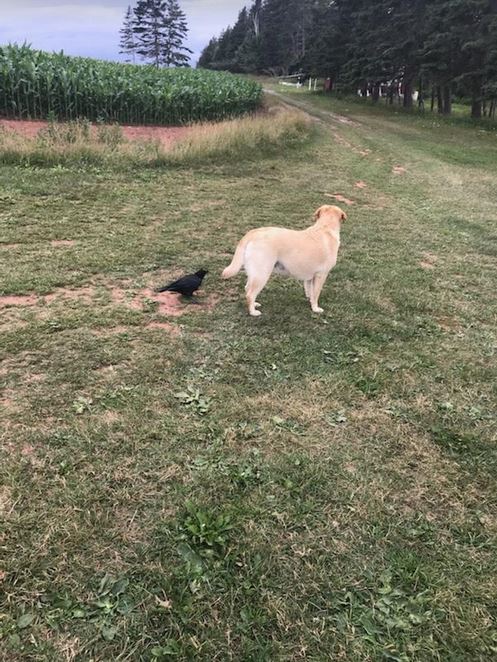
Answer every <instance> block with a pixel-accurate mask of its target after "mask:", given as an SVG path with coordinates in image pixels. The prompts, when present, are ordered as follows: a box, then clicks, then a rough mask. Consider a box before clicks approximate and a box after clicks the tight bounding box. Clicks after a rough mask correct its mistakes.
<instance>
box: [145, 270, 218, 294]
mask: <svg viewBox="0 0 497 662" xmlns="http://www.w3.org/2000/svg"><path fill="white" fill-rule="evenodd" d="M207 273H208V271H207V270H206V269H199V270H198V271H196V272H195V273H194V274H189V275H188V276H183V277H182V278H178V280H175V281H174V283H169V285H165V286H164V287H161V288H160V289H159V290H156V292H177V293H178V294H182V295H183V296H184V297H191V296H192V294H193V293H194V292H196V291H197V290H198V289H199V287H200V286H201V285H202V281H203V280H204V276H205V275H206V274H207Z"/></svg>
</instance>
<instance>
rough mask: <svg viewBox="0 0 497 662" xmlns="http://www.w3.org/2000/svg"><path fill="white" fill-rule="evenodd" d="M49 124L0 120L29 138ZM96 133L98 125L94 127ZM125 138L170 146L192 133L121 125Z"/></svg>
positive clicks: (179, 128) (174, 128)
mask: <svg viewBox="0 0 497 662" xmlns="http://www.w3.org/2000/svg"><path fill="white" fill-rule="evenodd" d="M47 124H48V122H44V121H42V120H4V119H0V127H5V128H6V129H11V130H13V131H16V132H17V133H20V134H21V135H23V136H26V137H27V138H34V137H36V135H37V134H38V131H40V129H44V128H45V127H46V126H47ZM93 128H94V130H95V131H96V128H97V127H96V125H93ZM121 129H122V131H123V134H124V136H125V138H127V139H128V140H160V142H162V143H163V144H164V145H170V144H171V143H173V142H175V141H176V140H178V138H181V137H183V136H185V135H187V134H188V133H189V132H190V131H191V127H188V126H127V125H121Z"/></svg>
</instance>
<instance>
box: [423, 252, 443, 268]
mask: <svg viewBox="0 0 497 662" xmlns="http://www.w3.org/2000/svg"><path fill="white" fill-rule="evenodd" d="M437 260H438V257H437V256H436V255H434V254H433V253H423V259H422V260H420V262H419V266H420V267H422V268H423V269H428V270H432V269H434V268H435V265H436V263H437Z"/></svg>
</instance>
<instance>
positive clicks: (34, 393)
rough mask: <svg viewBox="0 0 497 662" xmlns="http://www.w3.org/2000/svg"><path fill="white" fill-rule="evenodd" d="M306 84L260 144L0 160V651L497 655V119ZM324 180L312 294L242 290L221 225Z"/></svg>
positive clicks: (145, 655)
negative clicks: (158, 293) (326, 231)
mask: <svg viewBox="0 0 497 662" xmlns="http://www.w3.org/2000/svg"><path fill="white" fill-rule="evenodd" d="M301 101H302V102H303V103H305V105H306V107H308V108H309V110H310V111H311V112H312V113H314V114H318V113H321V112H322V111H326V113H329V112H332V113H334V115H320V116H319V119H320V122H319V125H318V128H317V134H316V135H315V136H314V137H311V138H309V139H308V141H307V142H301V143H300V149H298V150H295V149H286V148H285V147H284V145H283V144H282V145H280V149H279V153H275V152H274V151H272V152H271V151H270V152H264V153H263V154H261V155H260V158H258V159H254V158H250V159H243V158H240V154H239V153H236V154H235V158H231V159H230V158H228V157H225V158H224V159H222V160H218V161H215V162H213V161H211V160H209V159H207V160H206V161H202V160H201V159H197V160H195V161H191V162H186V163H185V164H183V165H181V164H179V165H178V166H177V167H176V166H175V167H174V168H172V167H171V166H170V165H164V166H160V167H155V168H147V167H143V166H141V165H135V164H133V162H132V160H131V161H130V160H125V159H123V160H122V161H121V162H120V163H119V164H116V163H114V162H112V161H111V160H109V162H108V163H106V162H105V161H102V162H100V163H99V164H94V163H89V164H85V163H84V162H78V163H73V164H71V163H68V162H61V163H58V164H55V163H54V164H53V165H51V166H50V167H47V165H46V163H45V164H44V165H43V167H40V166H39V165H36V164H30V163H29V162H24V163H23V162H22V161H21V162H16V163H15V164H3V165H2V167H1V168H0V191H1V193H0V204H1V216H0V219H1V237H2V245H1V248H0V250H1V252H2V256H1V260H0V269H1V271H0V282H1V294H2V295H3V297H4V298H3V299H2V303H3V304H4V307H3V308H2V310H1V312H2V317H1V333H2V336H1V341H0V342H1V347H0V349H1V359H2V366H1V369H0V380H1V381H0V383H1V386H2V392H1V399H2V400H1V404H2V407H1V408H0V419H1V420H0V429H1V433H0V435H1V436H0V443H1V453H2V455H1V462H0V484H1V486H2V487H1V488H0V512H1V515H2V518H3V519H2V526H3V531H2V538H1V548H0V553H1V555H2V558H1V564H0V565H1V572H0V581H1V589H2V591H1V593H0V596H1V597H0V600H1V610H2V618H1V620H0V632H1V636H2V640H1V645H0V651H1V652H0V656H1V657H2V659H5V660H19V659H22V660H89V659H93V660H118V659H122V660H125V659H129V660H147V661H148V660H160V659H181V660H189V659H199V660H229V659H233V660H299V659H307V660H328V659H333V660H335V659H336V660H357V661H363V660H380V659H387V660H388V659H389V660H401V661H407V660H444V661H445V660H489V659H493V658H494V657H495V655H496V650H497V648H496V647H497V629H496V623H495V617H496V613H495V604H496V600H497V580H496V577H497V572H496V571H497V553H496V542H497V541H496V530H497V521H496V512H497V508H496V505H497V504H496V500H497V498H496V494H497V491H496V480H495V474H496V468H497V454H496V441H497V440H496V425H495V402H496V387H495V385H496V383H497V381H496V377H497V375H496V347H497V339H496V310H497V308H496V288H495V282H496V262H495V259H496V250H495V236H496V234H497V233H496V228H495V222H496V220H495V219H496V212H497V199H496V197H495V190H496V187H497V173H496V165H495V159H494V155H495V145H494V143H493V142H492V141H491V140H490V138H489V136H488V135H487V134H482V133H480V132H478V131H475V130H468V129H466V128H457V127H451V126H450V125H445V124H440V125H439V126H437V132H436V134H435V132H434V131H433V125H431V124H430V123H429V122H427V123H426V124H423V123H422V122H419V121H417V120H416V121H413V120H412V118H410V117H406V116H398V117H397V116H392V115H385V116H380V115H378V114H376V113H375V114H372V115H368V113H367V110H366V109H364V108H362V107H361V109H360V111H359V110H358V111H357V114H354V108H352V107H351V108H348V115H347V116H348V118H349V119H351V120H352V122H349V123H344V122H343V121H341V119H340V118H337V117H336V115H340V114H343V113H344V112H345V108H344V106H342V105H340V104H338V105H337V104H332V105H328V106H326V107H319V108H317V106H316V107H315V106H314V105H313V104H314V101H312V99H310V98H308V97H307V96H305V95H304V96H302V98H301ZM317 103H321V102H317ZM476 155H478V158H476ZM331 196H340V198H346V199H347V200H348V201H349V202H350V203H352V204H349V205H346V203H344V202H342V203H341V204H342V206H344V208H345V207H346V211H347V213H348V220H347V222H346V223H345V224H344V226H343V235H342V242H343V243H342V247H341V251H340V258H339V263H338V265H337V267H336V269H335V270H334V271H333V273H332V275H331V277H330V279H329V281H328V283H327V284H326V287H325V289H324V292H323V295H322V297H321V305H322V306H323V308H324V309H325V313H324V314H323V315H322V316H316V315H313V314H312V313H311V311H310V310H309V306H308V304H307V302H306V300H305V297H304V293H303V288H302V286H301V285H300V284H298V283H295V282H293V281H290V280H286V279H284V278H279V277H275V278H273V279H272V280H271V281H270V283H269V285H268V287H267V288H266V289H265V290H264V292H263V294H262V295H261V303H262V304H263V316H262V317H261V318H260V319H258V320H254V319H252V318H250V317H248V316H247V314H246V310H245V306H244V301H243V298H244V297H243V284H244V283H243V278H242V277H241V276H240V277H239V278H238V279H233V280H231V281H228V282H225V281H222V280H221V279H220V272H221V270H222V268H223V267H224V266H226V264H228V263H229V260H230V257H231V255H232V251H233V249H234V247H235V245H236V242H237V241H238V239H239V238H240V237H241V236H242V234H243V233H244V232H245V231H247V230H248V229H249V228H252V227H254V226H257V225H284V226H287V227H293V228H303V227H306V226H307V225H308V224H309V223H310V222H312V214H313V212H314V210H315V209H316V208H317V207H318V206H320V205H321V204H324V203H327V202H331V203H333V202H336V201H337V198H336V197H331ZM200 267H205V268H208V269H209V270H210V273H209V275H208V277H207V278H206V280H205V284H204V287H203V292H202V296H203V298H200V299H199V301H200V303H199V304H197V305H184V307H182V308H180V309H179V310H180V312H181V313H182V314H181V315H175V316H172V315H163V314H162V313H161V310H160V309H159V308H158V307H157V304H156V303H155V302H154V300H153V299H151V298H147V296H145V295H143V291H144V289H145V288H147V287H153V286H155V285H159V284H164V283H165V282H167V280H169V279H172V278H174V277H176V276H178V275H181V274H183V273H185V272H191V271H192V270H194V269H197V268H200ZM7 295H8V296H9V297H13V296H17V297H22V298H21V299H18V300H16V302H17V304H16V305H14V300H13V299H9V300H7V299H6V298H5V297H6V296H7ZM137 298H138V299H140V301H141V305H140V306H135V305H134V302H135V301H136V299H137ZM7 301H10V303H9V305H7V304H6V302H7ZM21 304H22V305H21ZM179 306H182V304H179ZM175 312H177V310H176V309H175Z"/></svg>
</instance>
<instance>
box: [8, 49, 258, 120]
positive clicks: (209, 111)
mask: <svg viewBox="0 0 497 662" xmlns="http://www.w3.org/2000/svg"><path fill="white" fill-rule="evenodd" d="M261 100H262V89H261V86H260V85H259V84H258V83H256V82H255V81H250V80H246V79H243V78H239V77H237V76H233V75H232V74H229V73H225V72H218V71H206V70H195V69H157V68H156V67H153V66H150V65H131V64H118V63H113V62H102V61H100V60H93V59H90V58H79V57H69V56H67V55H64V53H45V52H43V51H37V50H34V49H32V48H31V47H29V46H27V45H23V46H17V45H9V46H3V47H0V114H2V115H3V116H6V117H14V118H33V119H46V118H47V117H55V118H56V119H59V120H77V119H78V118H84V119H87V120H90V121H97V120H99V121H105V122H118V123H121V124H124V123H129V124H162V125H177V124H190V123H193V122H202V121H216V120H224V119H228V118H232V117H237V116H240V115H243V114H246V113H250V112H252V111H254V110H256V109H257V108H258V107H259V106H260V104H261Z"/></svg>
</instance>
